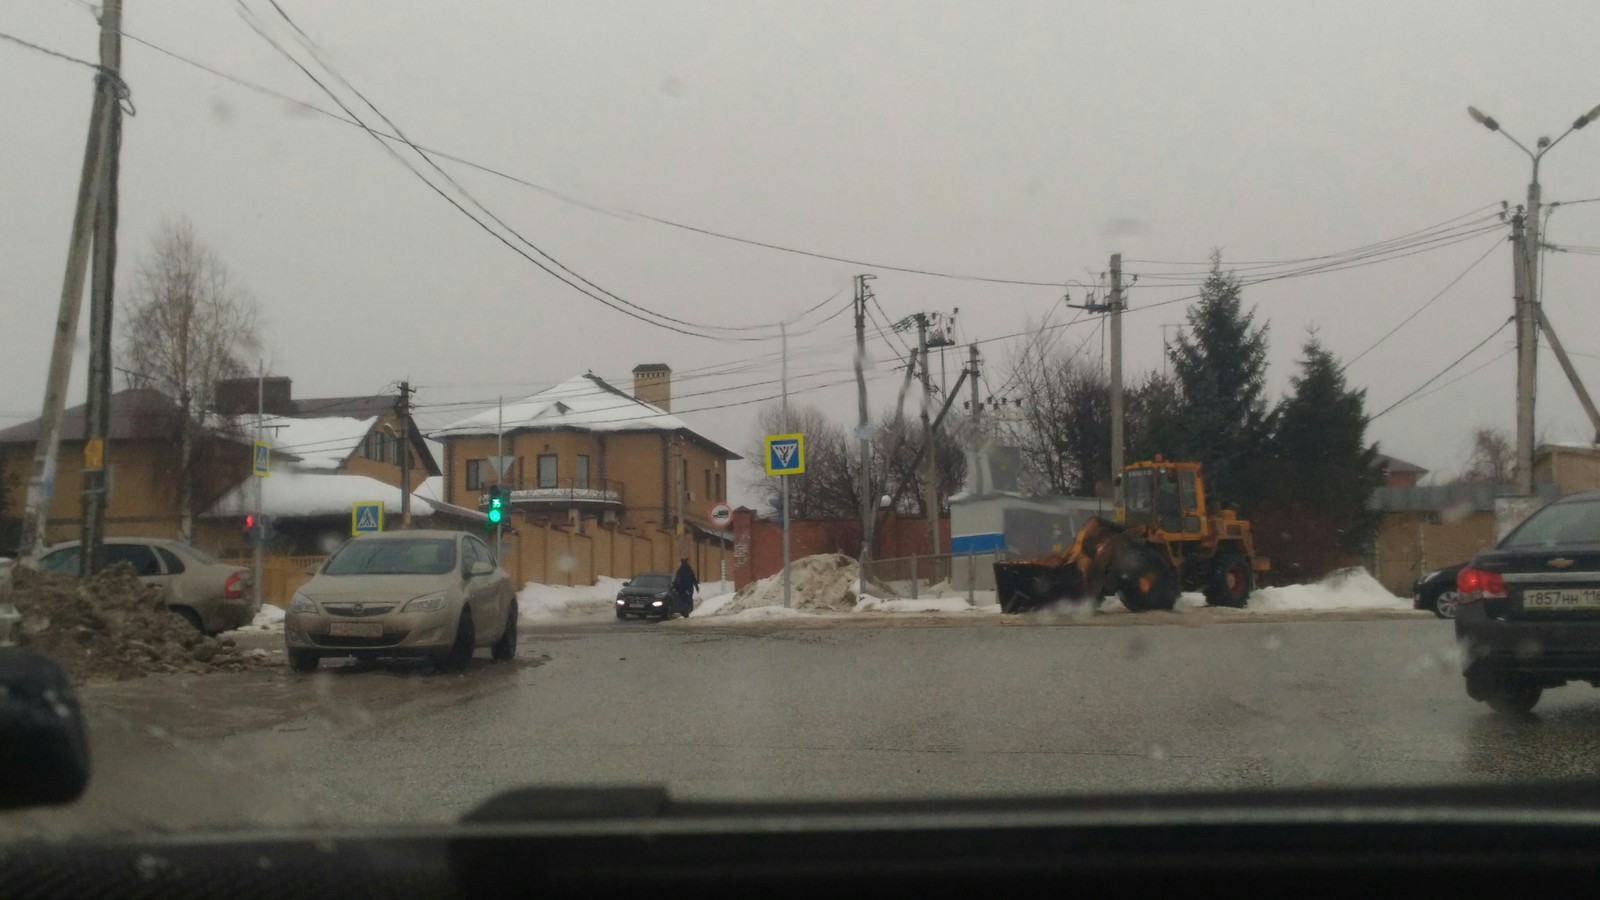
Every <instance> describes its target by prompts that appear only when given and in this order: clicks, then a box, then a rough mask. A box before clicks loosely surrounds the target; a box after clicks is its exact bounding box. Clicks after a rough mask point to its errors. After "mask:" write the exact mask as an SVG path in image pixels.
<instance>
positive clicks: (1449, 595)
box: [1432, 588, 1461, 619]
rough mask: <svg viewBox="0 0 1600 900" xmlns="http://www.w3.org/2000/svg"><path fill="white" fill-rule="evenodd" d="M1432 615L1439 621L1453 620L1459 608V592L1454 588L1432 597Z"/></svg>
mask: <svg viewBox="0 0 1600 900" xmlns="http://www.w3.org/2000/svg"><path fill="white" fill-rule="evenodd" d="M1432 607H1433V614H1434V615H1436V616H1438V617H1439V618H1441V619H1454V618H1455V617H1456V610H1458V609H1459V608H1460V607H1461V592H1460V591H1458V590H1456V589H1455V588H1447V589H1445V590H1442V591H1440V592H1439V593H1437V594H1434V595H1433V603H1432Z"/></svg>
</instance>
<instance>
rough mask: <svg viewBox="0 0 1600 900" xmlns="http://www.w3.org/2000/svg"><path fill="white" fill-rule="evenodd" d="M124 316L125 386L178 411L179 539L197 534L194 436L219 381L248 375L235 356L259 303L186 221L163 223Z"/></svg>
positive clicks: (251, 341) (251, 333) (253, 334)
mask: <svg viewBox="0 0 1600 900" xmlns="http://www.w3.org/2000/svg"><path fill="white" fill-rule="evenodd" d="M128 309H129V312H128V315H127V316H126V317H125V318H124V319H123V320H122V323H123V324H122V342H121V343H122V347H121V357H122V369H123V371H124V374H125V377H126V379H127V383H128V386H129V387H143V388H151V389H154V390H157V391H160V392H161V393H163V394H165V395H166V396H167V397H169V398H170V399H171V400H172V401H173V402H174V403H176V404H177V405H178V407H179V408H180V410H181V411H182V415H181V423H182V424H181V434H180V436H179V440H180V445H181V452H180V458H179V463H178V478H179V485H180V492H181V495H182V499H181V506H180V508H181V510H182V537H183V538H184V539H185V540H187V539H189V538H190V537H191V536H192V535H193V532H194V515H195V512H196V511H195V509H194V503H195V472H194V464H193V460H194V435H195V431H196V428H197V426H198V427H203V426H204V425H205V424H206V411H207V410H209V409H211V408H212V402H213V400H214V399H215V398H214V394H215V391H216V387H217V385H218V383H220V382H222V381H224V380H226V379H228V378H237V377H240V376H243V375H245V374H248V369H247V368H246V366H245V364H244V362H243V360H242V359H241V358H240V353H241V351H243V350H247V349H248V348H250V347H254V346H259V344H260V335H259V333H258V332H257V330H256V302H255V299H254V298H253V297H252V296H251V295H250V294H249V293H248V292H247V291H245V290H243V289H241V288H239V287H236V286H235V285H234V284H233V283H232V282H231V280H230V278H229V276H228V269H227V267H226V266H225V265H224V264H223V262H222V260H221V259H219V258H218V257H217V255H216V254H215V253H214V252H213V251H212V250H211V249H210V248H209V247H207V246H205V245H204V244H203V243H201V242H200V240H199V239H198V238H197V237H196V236H195V233H194V226H193V225H192V224H191V223H190V222H189V220H188V219H177V220H169V221H167V222H164V223H163V224H162V226H161V231H160V233H159V234H157V235H156V238H155V240H154V242H153V243H152V245H151V248H150V251H149V252H148V253H147V254H145V255H144V256H143V257H142V258H141V259H140V260H139V264H138V267H137V268H136V269H135V271H134V274H133V284H132V285H131V287H130V289H129V291H128Z"/></svg>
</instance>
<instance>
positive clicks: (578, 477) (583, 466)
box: [572, 455, 589, 490]
mask: <svg viewBox="0 0 1600 900" xmlns="http://www.w3.org/2000/svg"><path fill="white" fill-rule="evenodd" d="M572 486H573V487H575V488H577V489H579V490H587V489H588V488H589V457H587V456H582V455H580V456H579V457H578V471H577V473H576V474H575V475H574V476H573V482H572Z"/></svg>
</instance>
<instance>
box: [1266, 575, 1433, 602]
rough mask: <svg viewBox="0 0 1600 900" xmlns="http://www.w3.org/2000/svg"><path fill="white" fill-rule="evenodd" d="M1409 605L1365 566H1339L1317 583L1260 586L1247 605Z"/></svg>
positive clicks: (1408, 598) (1405, 599) (1407, 600)
mask: <svg viewBox="0 0 1600 900" xmlns="http://www.w3.org/2000/svg"><path fill="white" fill-rule="evenodd" d="M1410 608H1411V598H1410V597H1405V598H1401V597H1396V596H1395V595H1393V594H1391V593H1389V591H1388V590H1387V589H1385V588H1384V586H1383V585H1381V584H1379V583H1378V581H1377V579H1375V578H1373V577H1372V576H1371V575H1369V574H1367V572H1366V570H1365V569H1341V570H1339V571H1337V572H1334V573H1332V574H1330V575H1328V576H1327V577H1325V578H1323V579H1322V580H1321V581H1319V582H1317V583H1316V584H1295V585H1289V586H1287V587H1275V588H1261V589H1260V590H1257V591H1256V592H1255V593H1253V594H1251V595H1250V605H1249V607H1248V609H1251V610H1254V611H1256V612H1285V611H1290V610H1329V609H1410Z"/></svg>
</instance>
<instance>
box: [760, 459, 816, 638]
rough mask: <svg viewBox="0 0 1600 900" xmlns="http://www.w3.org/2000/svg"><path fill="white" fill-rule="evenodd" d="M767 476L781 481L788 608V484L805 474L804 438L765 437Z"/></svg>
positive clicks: (785, 595) (784, 587)
mask: <svg viewBox="0 0 1600 900" xmlns="http://www.w3.org/2000/svg"><path fill="white" fill-rule="evenodd" d="M765 443H766V453H765V454H764V456H765V457H766V459H765V462H766V464H767V474H768V475H772V476H774V477H776V478H781V479H784V481H783V605H784V607H785V608H788V606H789V482H788V477H789V476H790V475H804V474H805V473H806V436H805V435H803V434H769V435H767V437H766V442H765Z"/></svg>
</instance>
